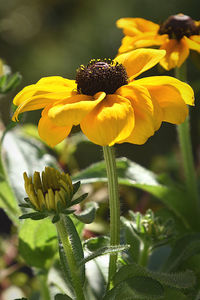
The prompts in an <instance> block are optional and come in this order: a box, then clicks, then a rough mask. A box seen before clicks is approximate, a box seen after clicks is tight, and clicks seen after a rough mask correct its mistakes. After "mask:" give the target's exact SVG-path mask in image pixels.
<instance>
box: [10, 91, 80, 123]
mask: <svg viewBox="0 0 200 300" xmlns="http://www.w3.org/2000/svg"><path fill="white" fill-rule="evenodd" d="M74 93H75V92H73V91H72V90H71V88H68V87H65V91H63V92H62V91H59V90H58V92H51V93H45V94H38V93H37V95H36V96H30V97H29V98H27V100H24V101H22V102H21V104H20V105H19V106H18V108H17V109H16V111H15V113H14V115H13V117H12V120H13V121H17V120H18V115H19V114H21V113H23V112H25V111H31V110H37V109H41V108H43V107H45V106H46V105H49V104H53V103H55V102H58V101H61V100H66V99H67V98H68V97H71V96H72V95H73V94H74ZM75 94H76V93H75ZM22 97H24V95H22Z"/></svg>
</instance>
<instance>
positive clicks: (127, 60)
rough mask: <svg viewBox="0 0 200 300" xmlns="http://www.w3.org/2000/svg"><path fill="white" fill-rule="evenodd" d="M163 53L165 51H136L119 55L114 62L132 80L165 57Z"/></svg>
mask: <svg viewBox="0 0 200 300" xmlns="http://www.w3.org/2000/svg"><path fill="white" fill-rule="evenodd" d="M165 53H166V52H165V50H156V49H137V50H133V51H130V52H128V53H124V54H120V55H119V56H117V57H116V58H115V61H117V62H119V63H121V64H122V65H123V66H124V67H125V69H126V72H127V74H128V77H129V78H130V80H132V79H133V78H135V77H137V76H138V75H140V74H141V73H143V72H144V71H147V70H148V69H150V68H152V67H154V66H155V65H156V64H157V63H158V62H159V61H160V60H161V59H162V58H163V57H164V56H165Z"/></svg>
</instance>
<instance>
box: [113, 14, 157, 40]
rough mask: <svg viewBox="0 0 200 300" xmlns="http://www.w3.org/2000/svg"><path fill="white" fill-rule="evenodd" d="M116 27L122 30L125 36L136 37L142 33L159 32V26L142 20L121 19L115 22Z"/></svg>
mask: <svg viewBox="0 0 200 300" xmlns="http://www.w3.org/2000/svg"><path fill="white" fill-rule="evenodd" d="M117 27H119V28H123V30H124V34H126V35H131V36H134V35H137V34H140V33H142V32H148V31H154V32H157V31H158V30H159V25H158V24H156V23H153V22H151V21H148V20H145V19H143V18H121V19H119V20H117Z"/></svg>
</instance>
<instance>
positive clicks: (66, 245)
mask: <svg viewBox="0 0 200 300" xmlns="http://www.w3.org/2000/svg"><path fill="white" fill-rule="evenodd" d="M56 227H57V231H58V235H59V237H60V240H61V242H62V245H63V249H64V252H65V255H66V258H67V262H68V265H69V269H70V275H71V278H72V283H73V287H74V291H75V294H76V299H77V300H85V297H84V294H83V289H82V285H81V278H80V269H79V268H78V265H77V263H76V260H75V256H74V253H73V248H72V245H71V243H70V240H69V236H68V231H67V228H66V224H65V222H64V219H63V218H62V217H61V218H60V220H59V221H58V222H57V223H56Z"/></svg>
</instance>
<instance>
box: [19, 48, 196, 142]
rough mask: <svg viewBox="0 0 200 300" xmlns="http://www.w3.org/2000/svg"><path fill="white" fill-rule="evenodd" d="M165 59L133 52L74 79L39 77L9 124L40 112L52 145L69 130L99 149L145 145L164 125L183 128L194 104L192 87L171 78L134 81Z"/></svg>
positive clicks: (159, 53) (93, 64) (84, 69)
mask: <svg viewBox="0 0 200 300" xmlns="http://www.w3.org/2000/svg"><path fill="white" fill-rule="evenodd" d="M164 56H165V51H164V50H155V49H137V50H134V51H130V52H129V53H127V54H121V55H119V56H117V57H116V58H115V59H114V60H111V59H107V60H106V59H103V60H99V59H98V60H92V61H90V62H89V64H88V65H87V66H83V65H81V66H80V68H79V69H78V70H77V74H76V80H69V79H65V78H62V77H59V76H52V77H46V78H42V79H40V80H39V81H38V82H37V83H36V84H33V85H30V86H27V87H25V88H24V89H23V90H22V91H21V92H19V93H18V94H17V95H16V97H15V98H14V104H15V105H17V106H18V108H17V109H16V111H15V113H14V115H13V121H16V120H18V115H19V114H20V113H23V112H25V111H30V110H36V109H42V108H43V111H42V116H41V119H40V121H39V125H38V130H39V134H40V137H41V138H42V139H43V140H44V141H45V142H46V143H47V144H48V145H50V146H55V145H56V144H58V143H60V142H61V141H62V140H64V139H65V138H66V137H67V136H68V135H69V133H70V131H71V129H72V126H73V125H80V127H81V130H82V132H83V133H84V134H85V135H86V136H87V137H88V139H89V140H91V141H92V142H93V143H95V144H98V145H101V146H105V145H109V146H112V145H114V144H115V143H124V142H129V143H133V144H143V143H145V142H146V140H147V139H148V138H149V137H150V136H152V135H153V134H154V132H155V131H156V130H158V129H159V127H160V125H161V123H162V121H166V122H170V123H174V124H179V123H182V122H183V121H184V120H185V118H186V116H187V114H188V108H187V105H186V104H190V105H193V104H194V95H193V90H192V89H191V87H190V86H189V85H187V84H186V83H183V82H181V81H179V80H177V79H175V78H172V77H168V76H159V77H158V76H154V77H146V78H143V79H137V80H136V79H135V78H136V77H137V76H138V75H140V74H141V73H142V72H144V71H146V70H148V69H150V68H152V67H153V66H155V65H156V64H157V63H158V62H159V61H160V60H161V59H162V58H163V57H164Z"/></svg>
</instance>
